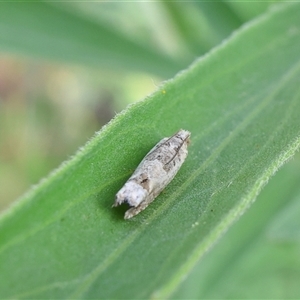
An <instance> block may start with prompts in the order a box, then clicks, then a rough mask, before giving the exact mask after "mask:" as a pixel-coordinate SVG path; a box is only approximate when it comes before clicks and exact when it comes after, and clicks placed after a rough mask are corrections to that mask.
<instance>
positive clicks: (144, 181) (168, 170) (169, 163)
mask: <svg viewBox="0 0 300 300" xmlns="http://www.w3.org/2000/svg"><path fill="white" fill-rule="evenodd" d="M190 136H191V133H190V132H189V131H187V130H183V129H180V130H179V131H178V132H177V133H175V134H174V135H173V136H171V137H169V138H164V139H162V140H161V141H160V142H158V143H157V144H156V145H155V146H154V147H153V148H152V149H151V150H150V151H149V153H148V154H147V155H146V156H145V157H144V159H143V160H142V161H141V163H140V164H139V165H138V167H137V168H136V170H135V171H134V173H133V174H132V176H131V177H130V178H129V179H128V180H127V182H126V183H125V185H124V186H123V187H122V188H121V190H120V191H119V192H118V193H117V195H116V200H115V203H114V204H113V207H114V206H118V205H120V204H122V203H124V202H127V203H128V204H129V205H130V206H132V207H131V208H130V209H128V210H127V211H126V213H125V216H124V219H130V218H132V217H133V216H135V215H137V214H138V213H140V212H141V211H142V210H144V209H145V208H146V207H147V206H148V205H149V204H150V203H151V202H152V201H153V200H154V199H155V198H156V197H157V196H158V195H159V194H160V192H161V191H162V190H163V189H164V188H165V187H166V186H167V185H168V184H169V183H170V182H171V180H172V179H173V178H174V176H175V175H176V174H177V172H178V171H179V169H180V167H181V166H182V164H183V162H184V161H185V159H186V157H187V154H188V151H187V147H188V144H189V141H190Z"/></svg>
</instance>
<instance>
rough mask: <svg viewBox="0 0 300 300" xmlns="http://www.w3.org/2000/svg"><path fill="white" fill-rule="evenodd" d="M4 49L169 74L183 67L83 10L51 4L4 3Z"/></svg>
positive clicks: (0, 26) (0, 14)
mask: <svg viewBox="0 0 300 300" xmlns="http://www.w3.org/2000/svg"><path fill="white" fill-rule="evenodd" d="M0 50H1V51H2V52H4V51H5V52H10V53H22V54H29V55H31V56H34V57H42V58H47V59H55V60H60V61H63V62H75V63H83V64H85V65H91V66H95V67H105V68H109V69H113V68H123V69H124V68H125V69H127V70H137V71H143V72H145V71H148V72H150V73H154V74H157V75H161V76H164V77H165V76H171V75H174V73H175V72H177V71H178V70H180V68H181V67H183V64H182V62H181V63H180V62H178V61H174V60H172V59H170V58H169V57H167V56H166V55H165V54H163V53H160V52H158V51H157V50H155V49H149V47H148V48H146V47H144V46H142V45H140V44H139V43H137V42H135V41H132V40H130V39H129V38H128V37H126V36H124V35H121V34H120V32H117V31H114V30H112V29H110V28H109V27H108V26H106V25H104V24H101V23H100V22H99V21H96V20H94V19H92V18H88V17H87V16H86V15H85V14H79V13H77V14H75V13H73V10H71V9H70V10H68V9H66V6H62V7H60V5H51V4H50V3H44V2H40V3H35V2H27V3H20V2H18V3H14V2H13V3H11V2H10V3H9V2H3V3H0Z"/></svg>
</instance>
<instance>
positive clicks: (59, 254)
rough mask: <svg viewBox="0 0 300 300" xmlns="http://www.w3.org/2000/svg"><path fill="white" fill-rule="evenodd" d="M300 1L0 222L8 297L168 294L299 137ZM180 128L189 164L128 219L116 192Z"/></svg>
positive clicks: (124, 118)
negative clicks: (188, 138) (188, 135)
mask: <svg viewBox="0 0 300 300" xmlns="http://www.w3.org/2000/svg"><path fill="white" fill-rule="evenodd" d="M299 20H300V4H297V3H295V4H290V5H282V6H279V7H278V9H277V10H273V11H272V12H269V13H268V14H266V15H265V16H263V17H261V18H260V19H259V20H257V21H255V22H252V23H250V24H248V25H247V26H244V28H243V29H242V30H240V31H239V32H237V33H236V34H234V35H233V36H232V37H231V38H230V39H228V40H227V41H226V42H225V43H224V44H223V45H222V46H220V47H218V48H217V49H215V50H214V51H212V52H211V53H209V54H208V55H206V56H205V57H204V58H202V59H200V60H198V61H197V62H196V63H195V64H194V65H193V66H191V67H190V68H189V69H188V70H186V71H184V72H182V73H181V74H180V75H178V76H177V77H175V78H174V79H173V80H171V81H169V82H166V83H165V84H164V86H162V87H161V88H160V89H159V90H158V91H157V92H156V93H154V94H153V95H151V96H150V97H148V98H147V99H146V100H145V101H142V102H139V103H137V104H135V105H133V106H131V107H130V108H128V109H127V110H126V111H125V112H124V113H122V114H120V115H119V116H117V117H116V118H115V120H113V121H112V122H111V123H110V124H109V125H108V126H107V127H105V128H104V129H103V130H101V131H100V132H99V133H98V134H97V135H96V136H95V137H94V138H93V139H92V140H91V141H90V142H89V143H88V144H87V145H86V146H85V147H84V148H83V149H82V150H81V151H80V152H79V153H78V154H77V155H75V157H74V158H73V159H71V160H70V161H69V162H67V163H65V164H63V165H62V166H61V167H60V168H59V169H58V170H57V171H55V172H54V173H53V174H51V175H50V176H49V177H48V178H47V179H45V180H44V181H43V182H41V183H40V184H39V185H38V186H37V187H35V188H34V189H32V190H31V191H29V193H28V194H27V195H25V196H24V198H23V199H22V200H21V201H20V202H19V204H18V205H16V206H15V207H14V208H12V209H11V210H10V211H9V212H8V213H7V214H6V215H4V216H3V217H2V219H1V222H0V268H1V269H0V272H1V274H5V278H3V279H2V280H1V281H0V297H1V298H149V297H158V298H166V297H169V296H171V295H172V294H173V293H174V291H175V290H176V288H177V287H178V285H179V283H180V282H181V280H182V279H183V278H184V277H185V276H186V274H187V273H188V272H189V271H190V270H191V269H192V268H193V266H194V265H195V264H196V262H197V261H198V260H199V258H201V257H202V256H203V255H204V253H205V252H206V251H207V250H208V249H210V248H211V247H212V245H214V244H215V242H216V241H217V239H218V238H219V237H220V236H221V235H222V234H223V233H224V232H225V231H226V230H227V229H228V227H229V226H230V225H231V224H232V223H233V222H234V221H235V220H236V219H237V218H238V217H239V216H240V215H241V214H242V213H243V212H244V211H245V210H246V208H247V207H248V206H249V205H250V204H251V203H252V202H253V201H254V200H255V198H256V197H257V195H258V194H259V192H260V190H261V189H262V187H263V186H264V185H265V184H266V182H267V181H268V179H269V178H270V176H272V175H273V174H274V173H275V172H276V171H277V170H278V168H279V167H280V166H281V165H282V164H283V163H284V162H285V161H286V160H287V159H289V158H290V157H291V156H292V155H293V154H294V153H295V151H296V150H297V149H298V148H299V144H300V139H299V137H300V126H299V123H300V122H299V113H298V112H299V110H300V101H299V100H300V86H299V75H300V60H299V49H300V38H299V36H300V21H299ZM179 128H184V129H187V130H190V131H191V132H192V143H191V146H190V154H189V156H188V158H187V161H186V162H185V164H184V165H183V167H182V169H181V170H180V171H179V173H178V175H177V176H176V178H175V179H174V181H173V182H171V184H170V185H169V186H168V187H167V188H166V190H165V192H164V193H162V194H161V195H160V196H159V197H158V198H157V200H156V201H154V202H153V203H152V204H151V205H150V206H149V207H148V208H147V209H146V210H145V211H144V212H142V213H141V214H139V215H138V216H136V217H135V218H133V219H132V220H129V221H124V220H123V214H124V209H123V208H121V209H112V208H111V205H112V203H113V201H114V195H115V194H116V192H117V191H118V190H119V189H120V188H121V187H122V185H123V184H124V182H125V181H126V179H127V178H128V177H129V176H130V174H131V173H132V171H133V169H134V168H135V167H136V166H137V164H138V163H139V162H140V160H141V159H142V158H143V156H144V155H145V154H146V153H147V152H148V150H149V149H150V148H151V147H152V146H153V145H154V144H155V143H156V142H157V141H158V140H159V139H161V138H162V137H165V136H169V135H171V134H172V133H174V132H175V131H176V130H178V129H179Z"/></svg>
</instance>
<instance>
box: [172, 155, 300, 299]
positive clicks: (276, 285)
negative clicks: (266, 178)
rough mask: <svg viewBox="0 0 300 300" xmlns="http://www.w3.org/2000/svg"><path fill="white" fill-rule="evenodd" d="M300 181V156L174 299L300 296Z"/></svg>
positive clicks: (269, 187) (267, 188)
mask: <svg viewBox="0 0 300 300" xmlns="http://www.w3.org/2000/svg"><path fill="white" fill-rule="evenodd" d="M299 181H300V161H299V160H298V161H292V162H290V163H289V164H288V165H286V166H285V167H284V168H283V169H282V170H280V171H279V172H278V173H277V174H276V176H275V177H274V178H272V180H271V182H270V183H269V184H268V186H267V187H266V189H264V190H263V192H262V193H261V194H260V195H259V197H258V199H257V201H256V203H255V204H254V205H253V206H252V207H251V209H250V210H249V211H248V212H247V213H246V214H245V216H244V217H243V218H242V219H241V220H240V221H239V222H238V223H236V224H235V225H234V226H233V227H232V228H231V229H230V230H229V232H228V233H227V234H226V235H225V236H224V237H223V238H222V240H221V241H220V243H219V244H218V247H215V248H214V249H213V250H212V251H211V252H210V253H209V254H208V255H207V256H205V258H204V259H203V260H201V261H200V262H199V263H198V264H197V266H196V267H195V269H194V270H193V272H192V273H191V274H190V275H189V276H188V278H187V279H186V281H185V282H184V283H183V284H182V285H181V287H180V288H179V290H178V291H176V293H175V294H174V295H173V298H176V299H219V298H223V299H234V298H235V299H246V298H249V299H278V298H281V299H299V297H300V287H299V281H300V260H299V251H300V234H299V232H300V219H299V213H300V201H299V200H300V185H299ZM266 287H267V288H266Z"/></svg>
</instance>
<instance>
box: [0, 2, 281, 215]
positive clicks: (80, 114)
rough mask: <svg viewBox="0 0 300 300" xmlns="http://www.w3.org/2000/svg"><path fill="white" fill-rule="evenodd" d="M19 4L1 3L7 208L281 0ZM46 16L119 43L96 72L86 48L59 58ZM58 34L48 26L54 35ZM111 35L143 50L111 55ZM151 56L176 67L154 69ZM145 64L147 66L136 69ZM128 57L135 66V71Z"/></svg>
mask: <svg viewBox="0 0 300 300" xmlns="http://www.w3.org/2000/svg"><path fill="white" fill-rule="evenodd" d="M20 2H22V3H14V4H10V3H1V4H0V32H1V33H2V34H1V37H0V51H1V52H0V186H1V189H0V199H1V200H0V210H4V209H6V208H7V207H8V206H9V204H10V203H12V202H13V201H14V200H15V199H16V198H18V197H19V196H20V195H21V194H22V193H23V192H24V191H26V190H27V189H28V188H29V187H30V186H31V185H32V184H35V183H37V182H38V181H39V179H40V178H42V177H44V176H46V175H47V174H48V173H49V172H50V171H51V170H52V169H54V168H55V167H57V166H58V165H59V164H60V163H61V162H62V161H64V160H66V159H67V158H68V157H70V156H71V155H72V154H74V153H75V152H76V149H78V148H79V147H80V146H81V145H83V144H84V143H85V142H86V141H87V140H89V139H90V138H91V137H92V136H93V134H94V133H95V132H96V131H98V130H99V129H100V128H101V127H102V126H103V125H104V124H106V123H107V122H108V121H109V120H110V119H111V118H113V116H114V115H115V114H116V113H117V112H119V111H121V110H122V109H123V108H125V107H126V106H127V105H128V104H130V103H132V102H134V101H137V100H140V99H142V98H144V97H145V96H146V95H147V94H149V93H151V92H152V91H154V90H155V89H156V88H157V86H158V85H159V84H160V82H161V81H162V80H165V79H167V78H169V77H172V76H173V75H174V74H175V73H176V72H177V71H180V69H182V68H184V67H186V66H188V65H189V64H190V63H191V62H192V61H193V60H194V59H195V58H197V57H198V56H200V55H202V54H204V53H206V52H207V51H209V50H210V49H211V48H212V47H213V46H215V45H217V44H219V43H220V42H221V41H222V40H223V39H225V38H226V37H228V36H229V35H230V34H231V32H232V31H234V30H235V29H237V28H239V27H240V26H241V25H242V24H243V23H244V22H246V21H249V20H250V19H252V18H254V17H256V16H258V15H259V14H261V13H263V12H264V11H265V10H266V9H268V7H269V6H270V5H272V4H273V3H274V2H277V1H272V2H268V3H267V2H261V3H258V2H247V3H235V2H229V1H223V2H211V3H210V2H193V3H192V2H135V3H129V2H123V3H122V2H111V3H110V2H106V3H99V2H98V3H86V2H80V3H76V2H64V3H47V4H41V5H42V6H40V4H32V3H31V4H29V3H26V1H25V2H24V1H20ZM29 5H31V6H30V7H29ZM32 5H34V6H32ZM43 5H44V6H43ZM41 7H42V8H41ZM26 9H27V10H26ZM35 9H37V11H36V12H35ZM39 9H44V10H47V12H48V13H49V15H51V13H52V15H53V16H54V17H55V18H54V19H53V21H57V22H59V21H60V19H59V14H61V15H62V17H64V18H65V19H62V20H66V21H65V22H63V23H62V24H61V25H60V26H61V29H62V32H64V31H63V30H64V29H65V30H66V31H65V32H66V35H67V34H68V30H67V27H68V20H69V19H70V20H71V21H73V19H75V21H76V22H77V23H78V28H79V29H80V28H82V27H83V26H82V25H81V24H80V23H79V22H78V20H80V21H81V22H82V23H83V24H89V26H91V24H92V25H93V26H98V25H99V28H104V29H105V30H108V33H107V32H106V37H108V42H110V41H111V43H112V44H111V45H109V44H108V45H104V44H103V43H104V42H103V41H101V40H99V49H100V48H101V47H102V46H103V47H105V46H107V49H106V52H105V51H104V52H103V53H104V54H103V53H101V52H99V64H98V65H93V62H92V63H86V61H88V58H86V57H84V55H81V56H80V54H82V53H83V54H84V53H85V52H84V51H85V50H84V49H83V50H82V53H81V52H80V51H78V53H79V55H77V56H76V55H74V56H71V57H70V59H69V58H68V57H67V58H65V57H64V55H61V57H60V56H59V54H57V53H56V52H55V49H56V48H55V36H54V38H53V36H47V28H44V27H42V26H41V28H40V27H39V26H38V25H39V24H38V21H39V20H38V13H37V12H38V10H39ZM57 12H59V14H58V13H57ZM30 13H32V14H33V15H32V16H31V15H30ZM34 14H35V15H34ZM56 14H57V17H56ZM64 14H65V15H67V16H71V17H70V18H69V19H68V18H66V17H65V16H64ZM35 16H37V17H36V18H37V20H35ZM45 16H46V15H45ZM49 18H50V17H49ZM72 18H73V19H72ZM18 22H20V23H18ZM53 26H54V24H51V22H50V24H49V28H52V27H53ZM95 28H96V27H95ZM22 30H23V31H22ZM43 30H44V31H43ZM53 30H54V29H53ZM96 32H97V28H96ZM41 33H42V34H43V35H44V36H43V37H44V38H46V39H47V38H49V39H51V38H53V43H52V44H53V51H52V49H49V51H46V50H45V49H44V48H43V47H42V46H43V43H42V39H41V38H40V37H41ZM48 33H52V32H51V31H48ZM99 33H100V31H99ZM110 33H114V34H116V36H117V38H118V37H119V39H120V41H121V42H122V41H123V44H124V41H128V43H129V45H130V43H131V42H134V47H136V49H137V45H139V46H140V47H141V49H142V50H141V51H140V52H138V51H137V52H136V53H131V51H130V47H129V48H128V49H127V48H126V47H125V46H124V49H119V48H118V45H117V44H116V45H117V46H116V47H114V42H115V41H117V39H116V40H113V38H112V34H110ZM24 34H25V35H26V37H28V39H29V40H30V38H31V43H30V46H31V48H30V47H29V46H28V45H27V44H26V43H25V42H23V40H22V37H23V36H24ZM31 35H32V36H31ZM74 36H76V33H75V35H74ZM77 36H80V35H77ZM91 36H92V33H91ZM87 38H88V37H87ZM122 39H123V40H122ZM121 42H120V43H121ZM35 43H36V45H35ZM57 46H58V49H59V44H58V45H57ZM71 46H72V45H71ZM94 46H97V45H96V44H95V45H94ZM101 49H102V48H101ZM101 49H100V50H101ZM133 49H135V48H133ZM143 49H144V50H143ZM146 49H147V50H146ZM149 49H150V50H149ZM76 50H77V49H76ZM104 50H105V49H104ZM148 50H149V51H153V53H154V54H155V55H157V56H158V55H159V56H160V57H164V58H166V57H167V58H169V59H170V62H167V63H166V66H164V65H163V64H160V63H158V64H157V65H153V64H152V63H151V57H152V52H151V53H150V54H149V53H147V51H148ZM118 51H119V52H121V54H124V57H120V55H119V52H118ZM143 51H144V52H145V57H144V58H143V57H142V55H141V54H143ZM105 53H107V57H106V56H105V55H106V54H105ZM154 54H153V55H154ZM88 55H89V53H88V52H87V53H86V56H88ZM110 55H111V57H110ZM114 55H115V56H114ZM118 55H119V56H118ZM147 55H148V57H149V59H147ZM139 58H140V59H141V61H142V62H145V65H143V63H142V64H139V63H138V61H139ZM142 58H143V59H144V60H142ZM130 59H132V60H133V61H135V60H136V61H137V64H136V65H134V64H130ZM147 61H148V65H147ZM162 61H163V60H162ZM166 61H167V60H166ZM106 62H108V63H106ZM128 65H129V67H128ZM152 66H153V68H152ZM168 66H169V67H168Z"/></svg>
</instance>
